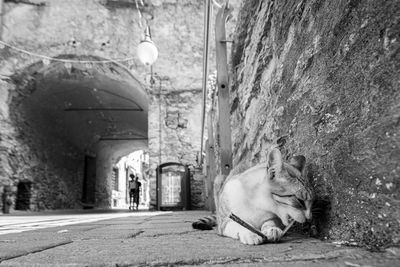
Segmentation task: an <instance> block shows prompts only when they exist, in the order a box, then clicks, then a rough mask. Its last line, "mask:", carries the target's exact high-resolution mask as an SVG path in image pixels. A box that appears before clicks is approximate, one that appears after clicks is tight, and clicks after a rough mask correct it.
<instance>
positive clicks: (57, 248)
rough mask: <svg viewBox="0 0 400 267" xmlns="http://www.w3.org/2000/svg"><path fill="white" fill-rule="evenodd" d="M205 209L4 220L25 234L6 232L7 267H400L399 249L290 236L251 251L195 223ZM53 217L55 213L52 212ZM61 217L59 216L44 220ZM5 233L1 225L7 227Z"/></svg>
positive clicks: (2, 245)
mask: <svg viewBox="0 0 400 267" xmlns="http://www.w3.org/2000/svg"><path fill="white" fill-rule="evenodd" d="M207 214H208V212H206V211H183V212H124V213H110V212H108V213H106V214H102V213H93V214H92V215H93V216H92V217H90V216H89V214H86V213H82V214H80V217H81V219H82V221H81V222H79V221H77V219H76V214H63V215H62V217H63V218H64V219H65V222H70V223H71V220H72V222H73V224H70V223H67V224H64V225H59V226H54V224H49V225H46V226H44V224H46V223H44V224H41V220H40V219H38V217H37V216H34V215H32V216H5V215H3V216H0V225H1V226H3V224H5V222H6V221H7V222H8V226H7V227H8V228H12V225H14V227H15V228H18V227H19V226H18V224H22V226H21V225H20V226H21V227H25V226H23V223H25V225H26V224H32V225H31V226H30V227H33V225H35V224H36V225H39V226H42V227H38V228H32V229H36V230H31V229H29V230H26V231H23V232H19V233H4V234H2V235H0V266H192V265H214V266H220V265H234V266H242V265H246V266H248V265H250V266H350V267H352V266H353V267H354V266H400V249H399V248H388V249H386V250H385V251H384V252H381V253H377V252H369V251H367V250H364V249H362V248H357V247H346V246H343V245H340V242H339V243H338V242H328V241H324V242H323V241H320V240H318V239H312V238H306V237H304V236H300V235H296V234H294V233H290V234H289V235H287V236H286V237H285V238H284V240H283V242H281V243H278V244H265V245H261V246H247V245H243V244H241V243H240V242H238V241H235V240H233V239H230V238H225V237H221V236H218V235H217V234H216V233H215V231H198V230H193V229H192V228H191V222H192V221H194V220H196V219H197V218H200V217H202V216H205V215H207ZM46 216H48V215H46ZM45 220H47V222H51V221H57V220H61V218H60V217H57V215H56V214H54V215H49V216H48V217H46V219H44V217H43V220H42V222H43V221H45ZM0 229H1V228H0Z"/></svg>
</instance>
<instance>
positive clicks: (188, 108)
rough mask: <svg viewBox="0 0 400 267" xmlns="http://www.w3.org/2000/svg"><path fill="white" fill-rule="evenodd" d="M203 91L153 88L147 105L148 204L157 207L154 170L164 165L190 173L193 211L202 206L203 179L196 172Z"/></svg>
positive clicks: (197, 171) (199, 171)
mask: <svg viewBox="0 0 400 267" xmlns="http://www.w3.org/2000/svg"><path fill="white" fill-rule="evenodd" d="M201 110H202V91H201V90H187V91H176V92H169V93H168V92H165V91H159V92H157V90H156V89H155V92H154V93H153V94H152V95H151V99H150V105H149V156H150V158H149V159H150V172H149V173H150V199H151V202H150V204H151V205H152V206H155V205H156V199H157V191H156V185H157V183H156V168H157V166H158V165H160V164H163V163H167V162H177V163H181V164H184V165H188V166H189V169H190V170H191V174H192V177H191V180H190V183H191V199H192V207H193V208H202V207H203V206H204V198H203V195H202V194H203V191H202V188H203V184H204V181H203V178H204V176H203V175H202V174H201V173H202V172H201V170H199V169H197V168H196V167H197V166H198V156H199V153H200V142H201V139H200V138H201V137H200V136H201Z"/></svg>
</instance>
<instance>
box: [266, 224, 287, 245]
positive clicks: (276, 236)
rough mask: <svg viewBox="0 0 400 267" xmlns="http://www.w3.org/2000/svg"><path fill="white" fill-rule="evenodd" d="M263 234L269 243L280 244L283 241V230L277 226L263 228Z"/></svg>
mask: <svg viewBox="0 0 400 267" xmlns="http://www.w3.org/2000/svg"><path fill="white" fill-rule="evenodd" d="M261 232H262V233H263V234H264V235H265V236H266V237H267V239H268V241H270V242H278V241H279V240H281V238H282V235H283V231H282V230H281V228H279V227H276V226H266V227H263V229H262V230H261Z"/></svg>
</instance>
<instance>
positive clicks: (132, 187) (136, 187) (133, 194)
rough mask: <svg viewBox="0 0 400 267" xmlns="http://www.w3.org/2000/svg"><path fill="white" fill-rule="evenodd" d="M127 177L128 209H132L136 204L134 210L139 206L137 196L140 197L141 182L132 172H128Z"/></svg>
mask: <svg viewBox="0 0 400 267" xmlns="http://www.w3.org/2000/svg"><path fill="white" fill-rule="evenodd" d="M129 177H130V178H131V180H130V181H129V209H132V210H134V209H135V204H136V210H138V208H139V197H140V187H141V186H142V183H141V182H139V177H137V176H135V175H134V174H130V175H129Z"/></svg>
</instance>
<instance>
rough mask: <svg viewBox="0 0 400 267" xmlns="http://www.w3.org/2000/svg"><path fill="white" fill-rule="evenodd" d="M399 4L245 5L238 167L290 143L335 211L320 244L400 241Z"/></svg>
mask: <svg viewBox="0 0 400 267" xmlns="http://www.w3.org/2000/svg"><path fill="white" fill-rule="evenodd" d="M399 18H400V2H399V1H395V0H393V1H373V0H368V1H359V0H340V1H339V0H338V1H326V0H296V1H289V0H287V1H270V0H269V1H245V2H244V5H243V6H242V9H241V12H240V14H239V19H238V26H237V29H236V38H235V44H234V47H233V53H232V68H233V75H232V77H233V79H232V87H231V101H232V109H231V115H232V130H233V148H234V166H236V168H239V167H240V166H251V165H254V164H255V163H258V162H260V161H264V160H265V156H266V151H267V149H268V148H269V147H270V146H271V144H272V143H273V142H274V140H276V139H277V138H279V137H282V136H286V137H287V142H286V145H285V147H284V149H285V151H286V152H287V155H288V156H289V155H293V154H303V155H305V156H306V158H307V160H308V176H309V178H310V179H311V180H312V182H313V184H314V185H315V187H316V192H317V195H318V196H319V197H320V198H326V199H328V200H329V201H330V204H331V209H330V211H329V214H328V217H326V218H325V223H323V224H321V225H320V231H321V232H322V233H321V235H322V237H327V238H333V239H342V240H346V241H354V242H356V243H358V244H361V245H365V246H368V247H370V248H379V247H385V246H390V245H393V244H399V242H400V230H399V229H400V227H399V226H400V225H399V223H400V213H399V211H400V204H399V203H400V202H399V200H400V195H399V188H400V180H399V176H400V135H399V133H400V123H399V122H400V106H399V103H400V90H399V85H400V78H399V77H400V53H399V51H400V19H399Z"/></svg>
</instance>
